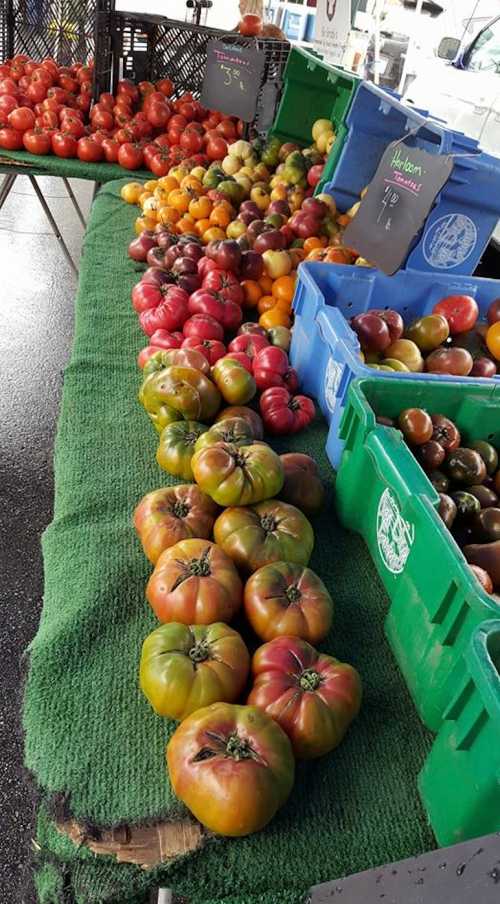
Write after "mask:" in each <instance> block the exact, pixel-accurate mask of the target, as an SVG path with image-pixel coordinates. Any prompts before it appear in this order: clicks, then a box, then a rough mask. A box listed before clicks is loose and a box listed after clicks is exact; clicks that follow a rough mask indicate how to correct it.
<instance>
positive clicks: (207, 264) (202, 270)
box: [198, 257, 219, 280]
mask: <svg viewBox="0 0 500 904" xmlns="http://www.w3.org/2000/svg"><path fill="white" fill-rule="evenodd" d="M218 269H219V267H218V266H217V264H216V262H215V261H213V260H212V259H211V258H209V257H202V258H200V260H199V261H198V273H199V274H200V276H201V278H202V279H203V280H204V279H205V276H207V274H208V273H210V272H211V271H212V270H218Z"/></svg>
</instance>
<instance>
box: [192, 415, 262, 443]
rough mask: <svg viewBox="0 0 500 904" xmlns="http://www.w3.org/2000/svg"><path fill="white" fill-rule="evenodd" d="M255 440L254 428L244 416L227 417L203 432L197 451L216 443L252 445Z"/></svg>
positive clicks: (198, 440) (199, 438)
mask: <svg viewBox="0 0 500 904" xmlns="http://www.w3.org/2000/svg"><path fill="white" fill-rule="evenodd" d="M254 442H255V437H254V435H253V430H252V428H251V426H250V424H249V423H248V421H245V420H244V419H243V418H242V417H232V418H227V419H226V420H224V421H219V423H218V424H214V425H213V426H212V427H210V430H207V431H206V433H202V434H201V436H200V437H198V439H197V440H196V446H195V452H199V451H200V449H206V448H207V447H208V446H214V445H215V444H216V443H231V445H233V446H251V445H252V443H254Z"/></svg>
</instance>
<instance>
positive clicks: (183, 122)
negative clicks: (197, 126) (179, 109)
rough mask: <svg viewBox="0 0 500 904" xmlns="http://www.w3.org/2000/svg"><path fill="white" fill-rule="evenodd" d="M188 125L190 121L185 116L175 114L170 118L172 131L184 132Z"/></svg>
mask: <svg viewBox="0 0 500 904" xmlns="http://www.w3.org/2000/svg"><path fill="white" fill-rule="evenodd" d="M187 124H188V121H187V119H186V117H185V116H180V115H179V114H178V113H174V115H173V116H172V117H171V118H170V122H169V127H170V128H172V129H180V130H181V131H184V129H185V128H186V126H187Z"/></svg>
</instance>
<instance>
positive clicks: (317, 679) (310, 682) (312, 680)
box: [299, 669, 321, 691]
mask: <svg viewBox="0 0 500 904" xmlns="http://www.w3.org/2000/svg"><path fill="white" fill-rule="evenodd" d="M320 684H321V675H319V674H318V672H315V671H314V669H305V670H304V671H303V672H302V674H301V676H300V678H299V685H300V687H301V688H302V690H303V691H316V690H317V689H318V687H319V686H320Z"/></svg>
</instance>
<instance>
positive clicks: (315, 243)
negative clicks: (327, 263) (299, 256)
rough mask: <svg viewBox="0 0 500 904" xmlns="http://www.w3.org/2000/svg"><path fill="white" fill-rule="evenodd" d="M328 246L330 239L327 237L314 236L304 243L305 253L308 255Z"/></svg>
mask: <svg viewBox="0 0 500 904" xmlns="http://www.w3.org/2000/svg"><path fill="white" fill-rule="evenodd" d="M327 244H328V239H327V237H326V235H322V236H319V235H313V236H311V237H310V238H308V239H306V240H305V242H304V251H305V253H306V254H309V252H310V251H314V249H315V248H325V246H326V245H327Z"/></svg>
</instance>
